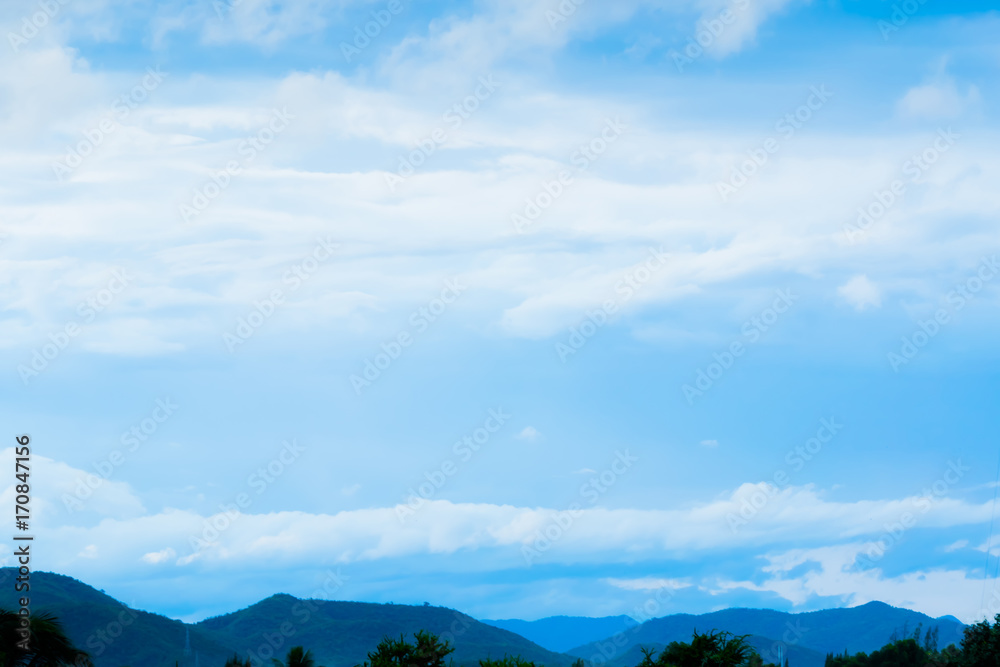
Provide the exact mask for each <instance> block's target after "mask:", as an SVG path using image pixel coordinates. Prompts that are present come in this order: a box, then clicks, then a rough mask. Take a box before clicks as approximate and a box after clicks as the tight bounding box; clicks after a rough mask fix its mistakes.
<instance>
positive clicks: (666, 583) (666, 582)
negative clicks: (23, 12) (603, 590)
mask: <svg viewBox="0 0 1000 667" xmlns="http://www.w3.org/2000/svg"><path fill="white" fill-rule="evenodd" d="M603 581H604V582H605V583H608V584H610V585H612V586H614V587H615V588H621V589H622V590H626V591H655V590H661V589H664V588H669V589H670V590H673V591H677V590H681V589H682V588H690V587H691V586H692V584H691V582H689V581H687V580H684V579H661V578H657V577H642V578H639V579H615V578H613V577H612V578H607V579H603Z"/></svg>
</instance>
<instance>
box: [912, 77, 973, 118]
mask: <svg viewBox="0 0 1000 667" xmlns="http://www.w3.org/2000/svg"><path fill="white" fill-rule="evenodd" d="M979 101H980V95H979V88H977V87H976V86H974V85H972V84H970V85H968V86H967V87H966V88H965V91H964V92H963V91H961V90H959V87H958V84H957V83H956V82H955V80H954V79H953V78H952V77H950V76H947V75H945V74H943V73H942V74H941V75H939V76H937V77H935V79H934V80H932V81H930V82H928V83H924V84H921V85H919V86H915V87H913V88H911V89H909V90H908V91H906V94H905V95H903V97H902V99H900V100H899V102H898V103H897V108H898V110H899V113H900V115H902V116H904V117H908V118H918V119H926V120H949V119H954V118H958V117H960V116H962V115H963V114H965V113H966V112H967V111H969V110H970V109H973V108H975V107H976V106H977V105H978V104H979Z"/></svg>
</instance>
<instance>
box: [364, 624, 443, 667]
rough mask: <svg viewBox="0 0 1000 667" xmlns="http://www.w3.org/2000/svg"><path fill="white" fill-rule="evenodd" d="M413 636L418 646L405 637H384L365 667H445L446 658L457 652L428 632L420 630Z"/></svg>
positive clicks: (369, 655) (370, 655)
mask: <svg viewBox="0 0 1000 667" xmlns="http://www.w3.org/2000/svg"><path fill="white" fill-rule="evenodd" d="M413 636H414V638H415V639H416V640H417V643H416V644H411V643H409V642H407V641H406V640H405V639H404V638H403V635H400V636H399V639H393V638H392V637H388V636H386V637H383V638H382V641H381V642H379V645H378V646H377V647H376V648H375V651H374V652H372V653H369V654H368V662H365V667H444V659H445V656H447V655H448V654H449V653H451V652H453V651H454V650H455V649H454V648H452V647H451V646H450V645H449V643H448V642H447V641H443V642H442V641H441V640H440V639H438V636H437V635H434V634H431V633H429V632H427V631H426V630H418V631H417V632H415V633H414V634H413Z"/></svg>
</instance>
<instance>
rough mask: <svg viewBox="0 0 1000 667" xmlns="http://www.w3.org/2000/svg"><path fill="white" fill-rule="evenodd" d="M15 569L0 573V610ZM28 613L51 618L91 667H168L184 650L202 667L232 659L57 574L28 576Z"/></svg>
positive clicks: (191, 634) (7, 602)
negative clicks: (194, 654)
mask: <svg viewBox="0 0 1000 667" xmlns="http://www.w3.org/2000/svg"><path fill="white" fill-rule="evenodd" d="M16 573H17V571H16V570H15V568H11V567H5V568H0V607H2V608H4V609H16V608H17V607H18V605H17V597H18V595H19V594H18V593H16V592H15V591H14V586H13V578H14V576H16ZM29 594H30V596H31V612H32V613H40V612H46V611H48V612H52V613H53V614H55V615H56V617H57V618H58V619H59V621H60V622H61V623H62V625H63V629H64V630H65V631H66V635H67V636H68V637H69V638H70V640H71V641H72V642H73V644H74V645H75V646H76V647H77V648H80V649H83V650H84V651H87V653H89V654H90V656H91V658H92V659H93V660H94V665H95V667H121V665H130V667H173V665H174V663H175V661H176V662H179V663H180V664H181V665H185V664H188V663H187V662H185V652H184V648H185V646H186V645H189V646H190V648H191V650H192V652H193V651H197V652H198V654H199V655H200V656H201V658H202V660H203V661H204V664H205V666H206V667H211V666H212V665H215V664H218V665H220V667H221V665H222V664H223V663H224V662H225V661H226V658H227V657H229V656H232V654H233V650H232V648H231V647H229V646H224V645H220V644H218V643H216V642H214V641H213V640H211V639H209V638H208V637H206V636H205V635H204V634H203V633H201V632H199V631H198V629H197V628H192V627H191V626H188V625H185V624H184V623H181V622H180V621H175V620H172V619H169V618H166V617H164V616H160V615H159V614H150V613H147V612H144V611H136V610H134V609H130V608H128V607H127V606H126V605H124V604H123V603H121V602H119V601H118V600H115V599H114V598H113V597H111V596H109V595H105V594H104V593H102V592H100V591H98V590H96V589H94V588H91V587H90V586H88V585H86V584H84V583H82V582H80V581H77V580H76V579H73V578H72V577H66V576H63V575H61V574H52V573H49V572H32V573H31V591H30V593H29Z"/></svg>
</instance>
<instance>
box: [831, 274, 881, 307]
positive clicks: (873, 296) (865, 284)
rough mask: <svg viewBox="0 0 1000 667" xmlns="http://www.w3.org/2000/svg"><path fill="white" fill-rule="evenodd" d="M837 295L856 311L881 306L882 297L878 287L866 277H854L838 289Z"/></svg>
mask: <svg viewBox="0 0 1000 667" xmlns="http://www.w3.org/2000/svg"><path fill="white" fill-rule="evenodd" d="M837 293H838V294H840V296H841V297H843V299H844V300H845V301H847V303H849V304H850V305H852V306H854V309H855V310H857V311H863V310H865V309H866V308H869V307H875V308H878V307H880V306H881V305H882V295H881V293H880V291H879V289H878V286H877V285H875V283H873V282H872V281H871V280H869V279H868V276H866V275H860V276H854V277H853V278H851V279H850V280H848V281H847V282H846V283H844V284H843V285H841V286H840V287H838V288H837Z"/></svg>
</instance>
